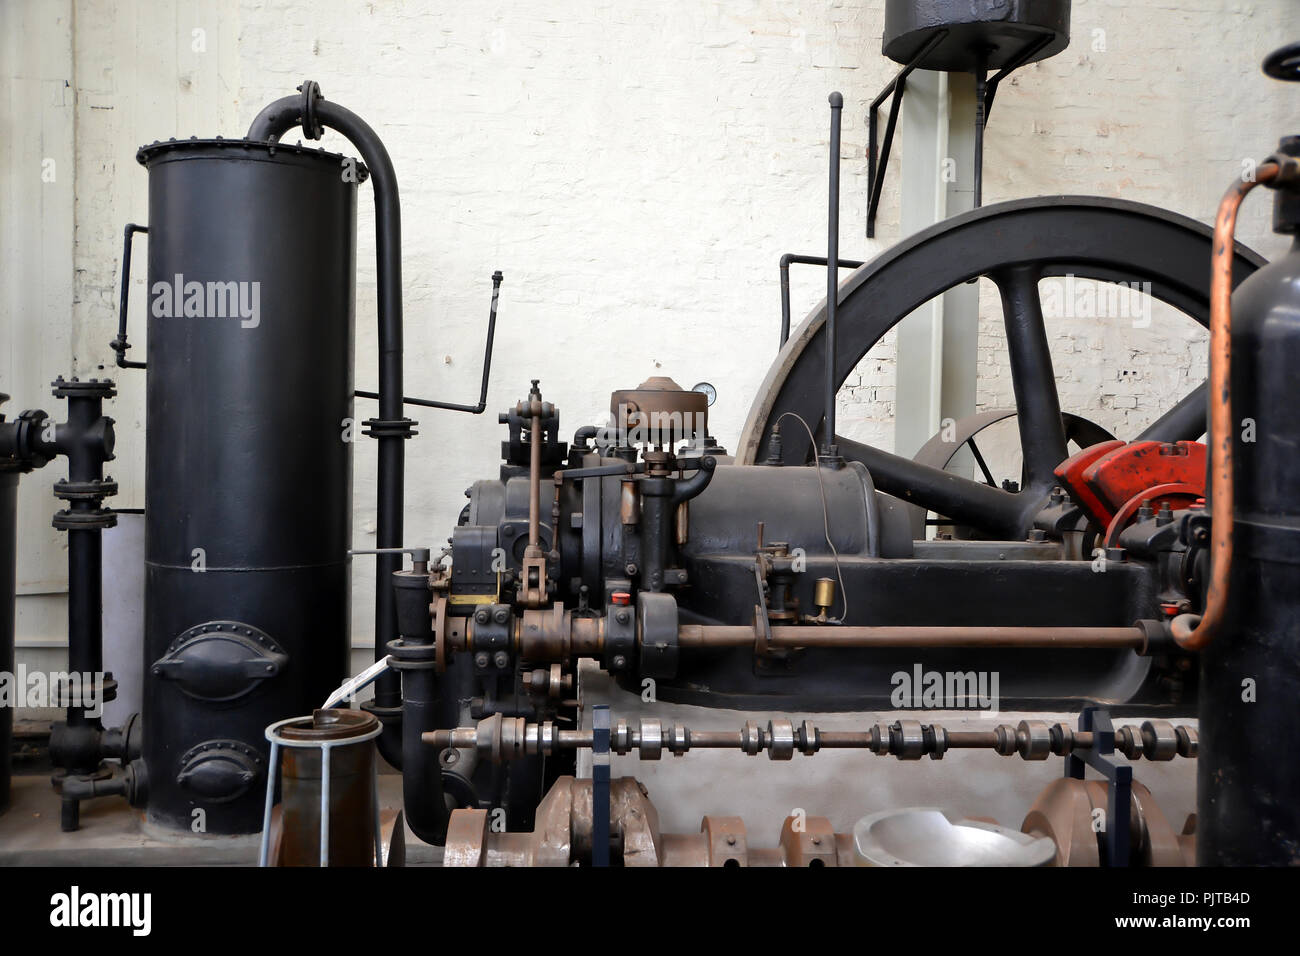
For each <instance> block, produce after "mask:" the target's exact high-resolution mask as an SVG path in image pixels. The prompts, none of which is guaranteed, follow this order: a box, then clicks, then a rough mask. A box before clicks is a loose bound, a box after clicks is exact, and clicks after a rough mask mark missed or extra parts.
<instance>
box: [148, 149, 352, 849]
mask: <svg viewBox="0 0 1300 956" xmlns="http://www.w3.org/2000/svg"><path fill="white" fill-rule="evenodd" d="M137 158H138V159H139V161H140V162H141V163H142V164H143V165H144V166H145V167H146V168H147V169H148V170H149V240H148V241H149V269H148V332H149V335H148V349H147V365H148V372H147V376H148V385H147V391H148V394H147V420H146V430H147V436H148V441H147V450H146V465H145V483H146V504H147V508H146V529H145V563H146V583H145V604H146V607H145V653H144V666H145V673H146V675H147V676H146V682H147V686H146V688H145V693H144V706H143V717H144V745H143V747H144V759H145V762H146V764H147V767H148V778H149V787H148V798H147V818H148V820H149V821H150V822H151V823H153V824H156V825H159V826H162V827H164V828H179V829H184V830H188V831H201V832H207V833H221V834H238V833H255V832H257V831H258V830H259V829H260V827H261V819H262V797H263V793H264V786H265V781H266V759H267V749H268V746H269V745H268V744H267V742H266V740H265V738H264V737H263V731H264V729H265V728H266V726H267V725H268V724H270V723H272V722H273V721H275V720H277V719H281V718H285V717H290V716H292V715H294V714H301V713H306V712H310V711H311V710H312V709H313V708H314V707H317V706H319V705H320V704H321V703H322V702H323V701H324V699H325V697H326V695H327V694H328V693H329V691H330V690H331V689H333V688H334V687H336V686H337V685H338V684H339V683H340V682H341V681H342V680H343V678H344V676H345V673H346V669H347V652H348V619H349V590H350V587H349V575H348V567H349V566H348V555H347V550H348V547H349V546H350V542H351V517H350V516H351V497H352V495H351V491H352V488H351V484H352V455H351V447H352V446H351V444H350V442H351V440H352V436H353V427H352V389H353V382H352V367H353V331H354V320H355V315H354V297H355V270H354V266H355V257H356V191H357V183H358V182H359V181H360V180H362V179H363V178H364V176H365V169H364V167H362V166H361V164H360V163H358V162H356V161H355V160H349V159H344V158H343V157H340V156H337V155H334V154H330V153H325V152H323V151H318V150H309V149H304V148H301V147H295V146H286V145H274V146H271V145H267V144H256V143H250V142H246V141H243V140H197V139H192V140H187V141H172V142H167V143H155V144H154V145H152V146H146V147H144V148H142V149H141V150H140V152H139V155H138V157H137ZM358 431H359V430H358Z"/></svg>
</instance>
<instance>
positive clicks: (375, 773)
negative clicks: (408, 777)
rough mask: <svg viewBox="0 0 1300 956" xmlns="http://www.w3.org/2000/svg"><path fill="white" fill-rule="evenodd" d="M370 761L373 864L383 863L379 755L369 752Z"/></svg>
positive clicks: (378, 865) (379, 865) (381, 864)
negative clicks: (372, 808)
mask: <svg viewBox="0 0 1300 956" xmlns="http://www.w3.org/2000/svg"><path fill="white" fill-rule="evenodd" d="M370 756H371V761H370V803H371V806H373V807H374V808H375V866H376V867H382V866H383V865H384V850H383V847H384V834H383V828H382V827H381V826H380V825H379V756H378V754H371V755H370Z"/></svg>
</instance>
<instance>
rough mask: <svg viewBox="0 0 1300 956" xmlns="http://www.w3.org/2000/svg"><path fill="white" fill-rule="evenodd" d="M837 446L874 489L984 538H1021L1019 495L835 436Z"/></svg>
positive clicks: (1023, 504) (1023, 503) (1021, 501)
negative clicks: (857, 464) (859, 466)
mask: <svg viewBox="0 0 1300 956" xmlns="http://www.w3.org/2000/svg"><path fill="white" fill-rule="evenodd" d="M836 442H837V443H838V444H839V446H840V454H841V455H843V456H844V457H845V458H847V459H849V460H850V461H860V462H862V464H864V465H866V466H867V470H868V471H869V472H871V480H872V482H873V483H874V484H875V486H876V488H877V489H878V490H880V491H883V492H885V493H886V494H890V495H893V496H894V497H895V498H901V499H902V500H903V501H907V502H910V503H911V504H915V505H920V506H922V507H924V508H927V509H929V510H931V511H936V512H938V513H939V514H941V515H944V516H945V517H948V518H952V519H953V520H954V521H956V522H958V523H959V524H967V525H970V526H972V527H974V528H978V529H979V530H981V531H983V532H985V533H987V534H991V535H994V536H999V537H1010V538H1018V537H1020V536H1021V534H1022V531H1021V527H1022V525H1023V524H1024V521H1025V514H1024V512H1025V507H1026V500H1025V499H1024V498H1022V497H1021V496H1019V495H1015V494H1012V493H1011V492H1009V491H1003V490H1002V489H1001V488H990V487H989V486H988V485H986V484H984V483H983V482H979V481H974V480H973V479H970V478H963V477H962V476H961V475H955V474H953V473H952V472H950V471H944V470H943V469H941V468H931V467H930V466H929V465H922V464H920V463H919V462H915V461H912V459H910V458H903V457H902V456H900V455H894V454H890V453H889V452H887V451H881V450H880V449H879V448H873V447H872V446H870V445H864V444H862V443H861V442H856V441H853V440H852V439H849V438H837V439H836Z"/></svg>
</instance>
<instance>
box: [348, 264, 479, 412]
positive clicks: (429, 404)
mask: <svg viewBox="0 0 1300 956" xmlns="http://www.w3.org/2000/svg"><path fill="white" fill-rule="evenodd" d="M501 279H502V276H501V270H499V269H498V270H497V271H496V272H494V273H492V305H491V308H490V309H489V311H488V329H487V345H486V347H485V348H484V350H483V379H482V381H481V382H480V384H479V390H478V403H477V404H474V405H462V404H458V403H456V402H439V401H435V400H434V399H431V398H410V397H409V396H403V397H402V401H403V402H404V403H405V404H407V405H420V406H422V407H424V408H441V409H444V410H446V411H449V412H468V413H469V414H471V415H481V414H482V413H483V410H484V409H485V408H487V391H488V379H489V378H490V377H491V374H492V341H493V339H494V338H495V337H496V331H497V299H498V297H499V296H500V293H501ZM352 394H353V395H355V396H356V397H357V398H376V399H377V398H379V393H378V392H365V391H362V390H361V389H357V390H356V391H354V392H353V393H352Z"/></svg>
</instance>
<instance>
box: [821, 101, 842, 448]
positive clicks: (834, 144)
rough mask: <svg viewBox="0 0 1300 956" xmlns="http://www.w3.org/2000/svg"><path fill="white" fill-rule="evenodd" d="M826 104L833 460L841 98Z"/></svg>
mask: <svg viewBox="0 0 1300 956" xmlns="http://www.w3.org/2000/svg"><path fill="white" fill-rule="evenodd" d="M830 104H831V169H830V211H829V214H828V216H827V225H826V232H827V239H826V431H825V433H824V438H823V440H822V454H823V455H825V456H826V457H828V458H834V457H835V393H836V392H837V391H839V389H838V387H837V386H838V385H839V383H838V382H837V381H835V308H836V306H837V305H838V304H839V297H840V296H839V292H840V283H839V278H840V272H839V269H838V268H837V266H838V264H839V261H840V118H841V115H842V114H843V112H844V97H843V95H841V94H840V93H838V92H835V93H832V94H831V95H830ZM832 263H834V264H835V265H832Z"/></svg>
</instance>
